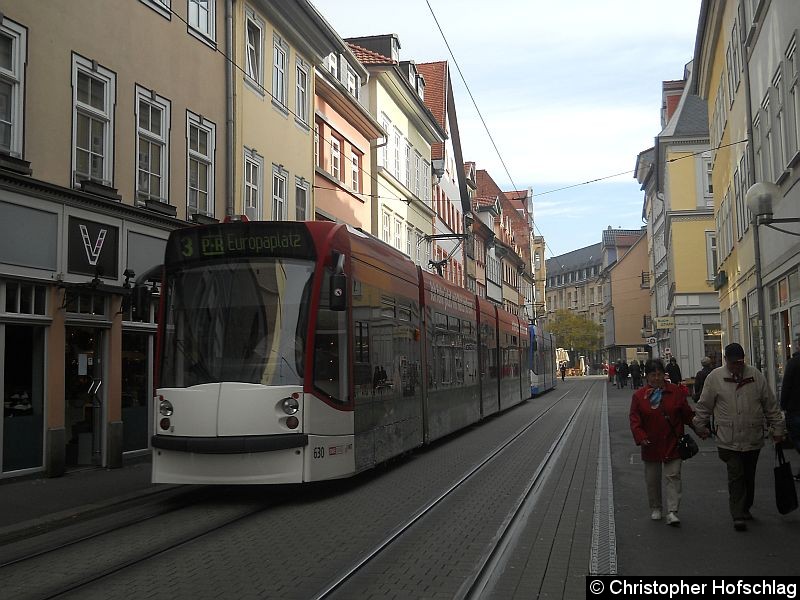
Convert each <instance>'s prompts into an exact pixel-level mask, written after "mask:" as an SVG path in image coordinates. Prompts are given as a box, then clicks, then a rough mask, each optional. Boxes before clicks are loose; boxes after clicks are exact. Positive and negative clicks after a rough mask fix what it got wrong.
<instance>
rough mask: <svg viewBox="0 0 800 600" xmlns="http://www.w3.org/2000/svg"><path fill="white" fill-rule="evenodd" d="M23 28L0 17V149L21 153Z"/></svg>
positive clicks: (25, 38)
mask: <svg viewBox="0 0 800 600" xmlns="http://www.w3.org/2000/svg"><path fill="white" fill-rule="evenodd" d="M26 54H27V35H26V30H25V29H24V28H23V27H20V26H19V25H17V24H16V23H14V22H13V21H10V20H9V19H2V18H0V152H8V153H9V154H12V155H13V156H18V157H21V156H22V140H23V135H22V125H23V118H22V101H23V99H24V98H25V90H24V88H25V62H26Z"/></svg>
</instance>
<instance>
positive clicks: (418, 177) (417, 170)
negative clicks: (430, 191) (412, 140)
mask: <svg viewBox="0 0 800 600" xmlns="http://www.w3.org/2000/svg"><path fill="white" fill-rule="evenodd" d="M421 169H422V155H421V154H420V153H419V152H417V151H416V150H414V187H413V188H412V189H411V191H412V192H414V195H415V196H416V197H417V198H419V197H420V193H419V187H420V186H421V185H422V173H421Z"/></svg>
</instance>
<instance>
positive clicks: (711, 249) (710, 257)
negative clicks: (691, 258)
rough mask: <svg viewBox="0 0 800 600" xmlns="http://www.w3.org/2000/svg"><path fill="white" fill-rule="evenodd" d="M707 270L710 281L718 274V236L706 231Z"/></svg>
mask: <svg viewBox="0 0 800 600" xmlns="http://www.w3.org/2000/svg"><path fill="white" fill-rule="evenodd" d="M706 269H707V273H708V280H709V281H711V280H713V279H714V277H715V276H716V274H717V236H716V235H715V234H714V232H713V231H706Z"/></svg>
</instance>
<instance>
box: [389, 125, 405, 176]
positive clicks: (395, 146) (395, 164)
mask: <svg viewBox="0 0 800 600" xmlns="http://www.w3.org/2000/svg"><path fill="white" fill-rule="evenodd" d="M402 139H403V132H402V131H400V129H398V128H397V127H395V128H394V135H393V136H392V157H393V160H392V174H393V175H394V176H395V177H396V178H397V180H398V181H402V179H401V176H400V141H401V140H402Z"/></svg>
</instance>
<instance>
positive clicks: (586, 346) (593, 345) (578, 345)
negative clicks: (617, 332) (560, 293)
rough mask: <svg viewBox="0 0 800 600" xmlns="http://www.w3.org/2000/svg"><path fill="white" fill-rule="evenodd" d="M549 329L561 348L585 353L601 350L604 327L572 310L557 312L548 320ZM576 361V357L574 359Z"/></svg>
mask: <svg viewBox="0 0 800 600" xmlns="http://www.w3.org/2000/svg"><path fill="white" fill-rule="evenodd" d="M547 322H548V329H549V330H550V332H551V333H552V334H553V335H555V336H556V344H557V345H558V346H559V347H561V348H572V349H574V350H583V351H585V352H594V351H597V350H599V349H600V345H601V336H602V335H603V327H602V325H598V324H597V323H595V322H594V321H592V320H591V319H588V318H586V317H584V316H583V315H579V314H577V313H574V312H572V311H570V310H565V309H561V310H557V311H556V312H555V314H554V316H553V317H552V318H548V320H547ZM572 359H573V360H574V357H572Z"/></svg>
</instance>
